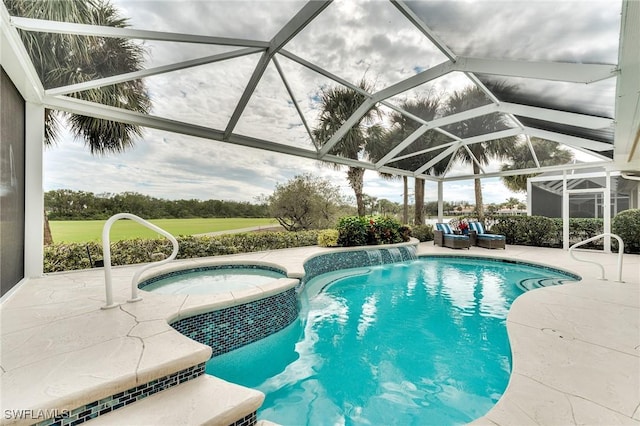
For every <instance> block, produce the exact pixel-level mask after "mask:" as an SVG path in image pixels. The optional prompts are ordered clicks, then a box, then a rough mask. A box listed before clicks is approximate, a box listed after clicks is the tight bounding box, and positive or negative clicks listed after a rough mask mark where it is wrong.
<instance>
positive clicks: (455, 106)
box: [445, 84, 516, 220]
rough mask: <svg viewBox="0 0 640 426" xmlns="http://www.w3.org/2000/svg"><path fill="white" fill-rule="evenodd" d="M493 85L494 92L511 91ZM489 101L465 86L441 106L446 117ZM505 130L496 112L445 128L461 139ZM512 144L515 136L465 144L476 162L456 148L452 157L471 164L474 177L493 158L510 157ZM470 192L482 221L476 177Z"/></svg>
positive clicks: (504, 123)
mask: <svg viewBox="0 0 640 426" xmlns="http://www.w3.org/2000/svg"><path fill="white" fill-rule="evenodd" d="M497 86H500V87H499V88H498V89H497V90H499V91H501V92H504V91H508V90H512V88H511V87H509V86H506V85H504V84H498V85H497ZM489 102H490V101H489V99H488V98H487V97H486V95H485V94H484V92H483V91H482V90H481V89H480V88H478V87H476V86H472V87H468V88H466V89H463V90H461V91H456V92H454V93H453V94H452V95H451V96H450V97H449V99H448V100H447V104H446V107H445V111H446V115H451V114H456V113H460V112H463V111H467V110H470V109H473V108H478V107H480V106H483V105H486V104H488V103H489ZM507 128H509V126H508V125H507V123H506V119H505V118H504V116H502V115H501V114H499V113H493V114H487V115H482V116H479V117H474V118H471V119H468V120H464V121H460V122H457V123H454V124H451V125H449V126H446V130H447V131H449V132H451V133H453V134H455V135H456V136H459V137H461V138H463V139H465V138H470V137H474V136H478V135H482V134H486V133H492V132H497V131H500V130H505V129H507ZM515 143H516V137H508V138H502V139H495V140H491V141H486V142H480V143H475V144H472V145H468V146H467V147H468V148H469V151H471V153H472V154H473V156H474V157H475V158H476V160H477V161H478V163H476V162H475V161H474V160H473V157H472V156H471V154H469V151H467V150H466V149H459V150H458V151H457V153H456V154H455V159H456V160H458V161H460V162H462V163H463V164H471V165H472V167H473V174H474V175H478V174H480V166H481V165H482V166H486V165H487V164H488V163H489V162H490V161H491V160H495V159H507V158H511V157H510V156H511V153H512V151H513V147H514V145H515ZM474 192H475V199H476V213H477V215H478V219H479V220H483V219H484V209H483V202H482V186H481V184H480V178H475V179H474Z"/></svg>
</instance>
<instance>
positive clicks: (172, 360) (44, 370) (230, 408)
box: [0, 243, 640, 425]
mask: <svg viewBox="0 0 640 426" xmlns="http://www.w3.org/2000/svg"><path fill="white" fill-rule="evenodd" d="M326 250H329V249H323V248H319V247H308V248H297V249H285V250H276V251H268V252H259V253H249V254H241V255H232V256H217V257H214V258H204V259H190V260H183V261H175V262H173V263H172V265H171V267H175V266H186V267H193V266H198V265H204V264H211V263H212V262H213V263H229V262H252V263H256V262H258V263H264V264H271V265H278V266H280V267H282V268H284V269H286V270H287V272H288V273H289V277H291V278H296V277H301V276H302V275H303V274H304V268H303V263H304V261H305V260H306V259H307V258H309V257H310V256H313V255H315V254H318V253H321V252H323V251H326ZM418 254H419V255H422V256H425V255H426V256H428V255H442V254H446V255H460V256H486V257H499V258H507V259H514V260H519V261H524V262H531V263H540V264H544V265H548V266H552V267H556V268H560V269H564V270H567V271H569V272H572V273H575V274H578V275H580V276H581V277H582V281H580V282H577V283H568V284H565V285H562V286H558V287H551V288H544V289H538V290H535V291H530V292H528V293H526V294H524V295H522V296H520V297H519V298H518V299H517V300H516V301H515V303H514V304H513V306H512V308H511V311H510V313H509V316H508V319H507V327H508V332H509V337H510V341H511V348H512V351H513V372H512V375H511V380H510V382H509V386H508V388H507V390H506V392H505V394H504V395H503V396H502V398H501V399H500V401H499V402H498V404H497V405H496V406H495V407H494V408H493V409H492V410H491V411H490V412H489V413H487V415H486V416H484V417H482V418H480V419H478V420H476V421H475V422H474V424H488V425H514V424H518V425H557V424H571V425H574V424H603V425H605V424H607V425H608V424H630V425H640V278H639V277H640V256H634V255H625V256H624V276H623V281H624V282H623V283H617V282H613V281H612V280H613V279H615V273H616V270H615V269H616V256H615V255H611V254H604V253H591V252H578V256H580V257H584V258H587V259H590V260H596V261H598V262H600V263H602V264H603V265H604V266H605V270H606V273H607V277H608V278H609V279H610V281H600V280H597V279H595V278H596V276H597V275H598V269H597V267H596V266H595V265H592V264H588V263H579V262H576V261H575V260H573V259H571V257H570V256H569V254H568V253H567V252H565V251H562V250H559V249H541V248H535V247H522V246H507V249H506V250H487V249H482V248H477V247H472V248H471V249H470V250H452V249H448V248H441V247H434V246H433V243H421V244H420V245H419V246H418ZM136 267H137V266H127V267H119V268H114V270H113V278H114V298H115V300H116V302H124V301H125V300H126V299H127V298H128V297H129V294H130V281H131V277H132V276H133V274H134V272H135V269H136ZM103 282H104V274H103V271H102V270H101V269H93V270H83V271H76V272H68V273H56V274H49V275H46V276H44V277H42V278H37V279H31V280H29V281H28V282H26V283H24V284H23V285H22V286H21V287H20V288H19V289H18V290H17V291H16V292H15V293H14V294H13V295H11V297H10V298H9V299H8V300H7V301H6V302H4V303H3V304H2V306H1V307H0V309H1V313H0V319H1V322H0V324H1V331H0V333H1V344H2V348H1V352H0V355H1V359H0V367H1V370H0V373H1V376H0V380H1V382H2V383H1V388H0V390H1V392H2V393H1V396H0V406H1V409H2V419H1V423H2V424H30V423H35V422H37V421H40V420H43V418H41V417H38V418H36V419H34V418H22V419H20V418H18V417H19V416H18V415H17V414H16V413H18V412H19V411H20V410H35V411H31V412H32V413H39V412H38V410H58V412H59V411H61V410H72V409H73V408H75V407H77V406H80V405H83V404H87V403H88V402H91V401H95V400H97V399H100V398H103V397H104V396H105V395H113V394H115V393H117V392H121V391H123V390H125V389H130V388H131V387H135V386H139V385H141V384H144V383H147V382H149V381H150V380H154V379H155V378H158V377H161V376H166V375H167V374H171V373H173V372H176V371H179V370H182V369H184V368H188V367H190V366H193V365H196V364H198V363H202V362H204V361H206V360H207V359H208V357H209V354H210V348H209V347H207V346H204V345H201V344H199V343H196V342H194V341H192V340H190V339H188V338H186V337H184V336H182V335H181V334H179V333H178V332H176V331H175V330H173V329H172V328H171V327H170V326H169V325H168V324H167V321H168V320H172V319H175V318H179V317H181V316H189V315H192V314H193V313H194V312H202V311H205V310H210V309H211V308H212V307H214V308H221V307H225V306H231V305H236V304H239V303H243V301H246V300H251V299H252V298H255V297H256V295H260V294H264V295H269V294H273V293H274V292H277V291H281V290H282V289H284V288H289V287H291V286H292V285H295V280H293V279H281V280H278V281H277V282H275V283H273V284H270V285H267V286H265V287H264V288H260V289H255V290H250V291H248V292H247V291H244V292H230V293H226V294H222V295H211V296H204V297H203V296H198V297H197V298H196V297H192V296H187V295H185V296H179V297H176V296H165V295H156V294H151V293H144V300H143V301H141V302H137V303H129V304H127V303H124V304H123V305H121V306H120V307H118V308H115V309H109V310H101V309H100V307H101V306H102V305H104V297H105V296H104V284H103ZM220 382H222V381H220ZM187 383H189V382H187ZM180 386H182V385H180ZM194 386H195V385H194ZM206 386H207V389H209V392H213V394H216V392H215V389H223V388H224V391H221V392H224V397H223V394H222V393H220V394H219V395H220V398H217V399H216V400H213V401H212V398H211V395H212V393H209V394H208V398H207V399H203V400H198V399H197V398H196V399H193V400H189V402H188V404H208V405H204V407H206V408H207V410H208V411H209V412H208V413H206V414H205V417H197V418H188V417H186V416H185V417H180V416H178V417H177V418H178V419H182V421H181V422H180V423H181V424H190V423H193V422H197V423H202V422H207V421H208V422H212V424H216V423H218V424H219V423H220V422H225V421H227V420H228V419H231V418H234V417H233V414H234V413H236V411H234V409H235V408H234V407H236V406H238V407H243V410H245V411H246V410H253V409H254V408H253V407H254V406H256V405H259V404H260V403H261V401H262V400H261V398H260V397H259V396H256V393H255V391H249V390H245V389H244V388H241V387H240V386H236V385H232V384H228V383H226V382H225V383H221V384H215V383H214V384H212V383H208V384H207V385H206ZM216 386H221V388H216ZM212 389H213V391H212ZM165 392H168V391H167V390H165V391H162V392H159V393H158V394H156V395H160V394H164V393H165ZM150 398H152V397H149V398H147V399H150ZM155 400H158V401H160V402H157V403H154V402H153V401H155ZM142 401H145V400H142ZM142 401H138V402H136V403H134V404H132V405H131V407H133V406H136V405H137V404H139V403H140V402H142ZM171 401H172V400H171V399H170V398H169V399H168V398H164V399H162V398H160V399H154V400H151V401H147V402H146V403H145V404H146V406H147V407H148V406H149V405H151V406H153V404H156V405H155V408H153V411H154V412H157V413H169V412H171V413H172V414H173V417H169V416H168V415H167V416H165V417H162V414H160V415H159V417H156V418H158V419H165V423H164V424H169V423H171V424H175V421H176V420H175V419H176V416H175V413H176V410H179V409H181V408H182V409H184V404H186V402H185V401H182V402H181V404H183V406H182V407H176V406H174V404H172V402H171ZM175 405H177V402H176V404H175ZM119 411H121V410H116V411H113V412H112V413H110V414H107V415H105V416H101V417H99V418H98V419H96V420H95V421H94V422H96V423H99V422H102V423H103V424H107V423H113V424H115V423H121V422H122V420H123V419H122V418H118V417H117V416H116V415H117V414H118V412H119ZM241 412H244V411H237V413H241ZM22 413H23V414H24V411H22ZM23 417H24V416H23ZM203 418H204V419H205V420H203ZM236 418H237V417H236ZM135 419H136V420H135V421H134V423H136V424H145V421H144V420H140V419H144V416H142V417H135ZM169 419H173V420H169ZM130 420H131V421H133V417H132V418H130ZM152 423H155V424H160V423H162V421H160V420H155V421H154V420H150V419H149V422H148V424H152ZM225 424H228V422H227V423H225Z"/></svg>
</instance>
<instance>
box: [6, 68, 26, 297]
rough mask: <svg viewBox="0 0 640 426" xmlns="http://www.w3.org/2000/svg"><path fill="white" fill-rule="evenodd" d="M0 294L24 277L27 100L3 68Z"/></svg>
mask: <svg viewBox="0 0 640 426" xmlns="http://www.w3.org/2000/svg"><path fill="white" fill-rule="evenodd" d="M0 94H1V96H0V191H1V192H0V290H1V293H0V295H4V294H5V293H6V292H7V291H9V290H10V289H11V288H12V287H13V286H14V285H16V284H17V283H18V282H19V281H20V280H22V279H23V278H24V244H25V186H24V182H25V101H24V99H23V98H22V96H20V93H19V92H18V90H17V89H16V87H15V86H14V85H13V83H12V82H11V80H10V79H9V76H8V75H7V74H6V73H5V71H4V69H2V68H0Z"/></svg>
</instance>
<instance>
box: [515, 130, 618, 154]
mask: <svg viewBox="0 0 640 426" xmlns="http://www.w3.org/2000/svg"><path fill="white" fill-rule="evenodd" d="M524 133H525V134H527V135H529V136H535V137H537V138H541V139H548V140H550V141H554V142H559V143H562V144H565V145H568V146H572V147H580V148H584V149H590V150H593V151H610V150H612V149H613V145H612V144H610V143H606V142H598V141H594V140H592V139H585V138H579V137H577V136H570V135H565V134H562V133H557V132H552V131H549V130H542V129H536V128H534V127H525V128H524Z"/></svg>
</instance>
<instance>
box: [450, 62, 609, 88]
mask: <svg viewBox="0 0 640 426" xmlns="http://www.w3.org/2000/svg"><path fill="white" fill-rule="evenodd" d="M453 71H461V72H472V73H480V74H493V75H500V76H505V77H522V78H534V79H540V80H552V81H566V82H571V83H594V82H597V81H601V80H605V79H607V78H611V77H615V76H617V74H618V68H617V67H616V66H615V65H609V64H604V65H603V64H577V63H569V62H540V61H516V60H508V59H494V58H491V59H485V58H470V57H462V56H458V60H457V61H456V63H455V67H454V70H453Z"/></svg>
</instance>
